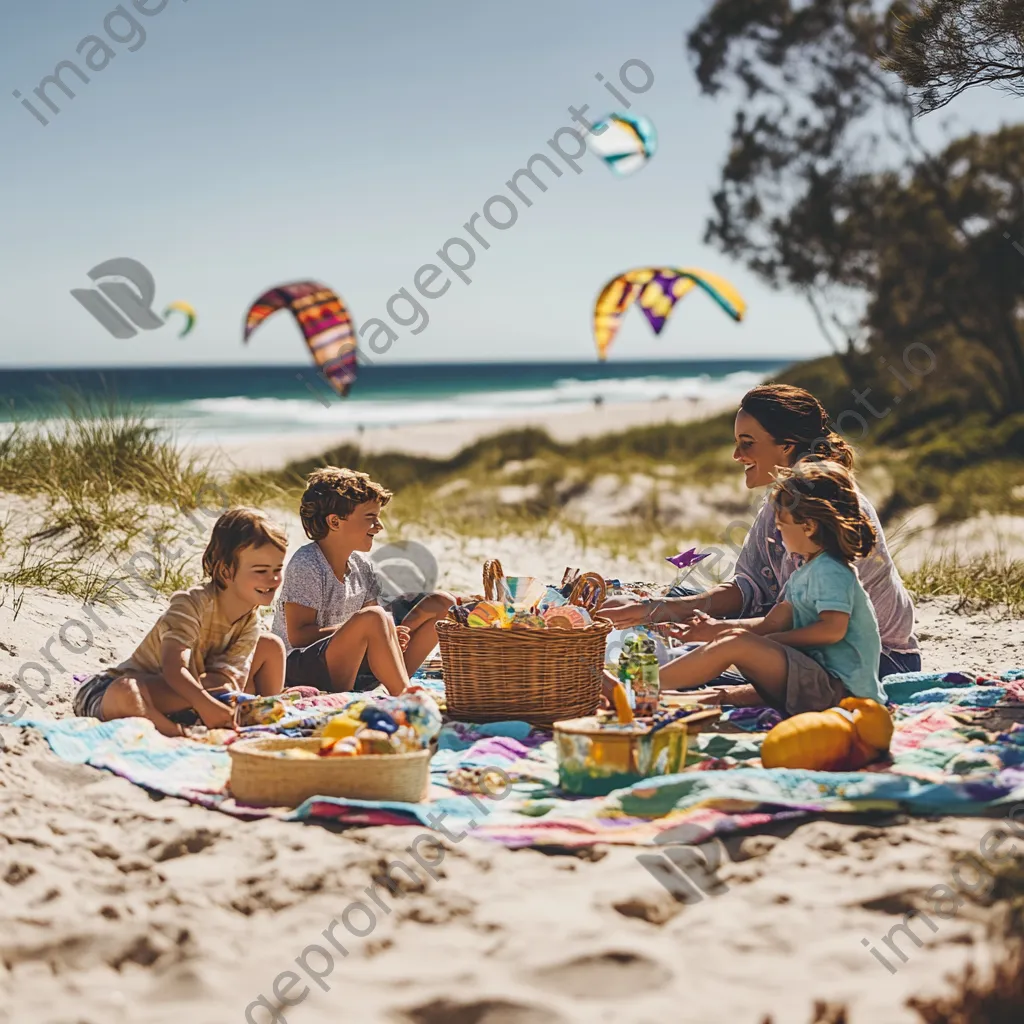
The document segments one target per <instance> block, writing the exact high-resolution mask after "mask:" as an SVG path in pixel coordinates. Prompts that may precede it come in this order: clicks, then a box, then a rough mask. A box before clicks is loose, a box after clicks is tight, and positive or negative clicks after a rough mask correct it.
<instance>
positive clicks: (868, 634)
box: [780, 551, 885, 704]
mask: <svg viewBox="0 0 1024 1024" xmlns="http://www.w3.org/2000/svg"><path fill="white" fill-rule="evenodd" d="M780 600H782V601H788V602H789V603H790V604H791V605H792V606H793V628H794V629H802V628H803V627H804V626H809V625H811V623H813V622H817V621H818V619H819V617H820V616H821V613H822V612H844V613H845V614H847V615H849V616H850V623H849V625H848V626H847V627H846V636H844V637H843V638H842V640H840V641H838V642H837V643H834V644H828V645H827V646H825V647H801V648H800V650H802V651H803V652H804V653H805V654H808V655H810V657H812V658H813V659H814V660H815V661H816V662H817V663H818V664H819V665H821V666H822V667H823V668H824V669H825V671H826V672H828V673H829V674H830V675H833V676H835V677H836V678H837V679H840V680H842V683H843V685H844V686H845V687H846V688H847V689H848V690H849V691H850V693H852V694H853V695H854V696H855V697H871V698H872V699H873V700H877V701H878V702H879V703H880V704H881V703H884V700H885V698H884V697H883V696H882V687H881V684H880V683H879V681H878V659H879V656H880V655H881V653H882V641H881V639H880V638H879V635H878V621H877V620H876V619H875V612H874V609H872V607H871V601H870V600H869V599H868V595H867V594H866V593H865V591H864V588H863V587H862V586H861V585H860V580H859V579H857V574H856V573H855V572H854V571H853V570H852V569H851V568H850V567H849V566H848V565H844V564H843V563H842V562H840V561H839V559H837V558H833V557H832V556H831V555H830V554H827V553H826V552H824V551H823V552H822V553H821V554H820V555H818V556H817V557H815V558H812V559H811V560H810V561H809V562H807V563H806V564H805V565H802V566H801V567H800V568H799V569H797V570H796V572H794V573H793V575H792V576H790V577H789V579H788V580H787V581H786V586H785V589H784V590H783V592H782V595H781V597H780Z"/></svg>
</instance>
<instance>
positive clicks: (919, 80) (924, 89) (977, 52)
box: [882, 0, 1024, 113]
mask: <svg viewBox="0 0 1024 1024" xmlns="http://www.w3.org/2000/svg"><path fill="white" fill-rule="evenodd" d="M882 66H883V67H884V68H886V69H887V70H889V71H894V72H895V73H896V74H898V75H899V76H900V78H902V79H903V81H904V82H905V83H906V84H907V85H909V86H911V87H912V88H914V89H915V90H917V94H918V97H919V112H920V113H927V112H929V111H932V110H937V109H938V108H939V107H944V106H945V105H946V104H947V103H949V101H950V100H952V99H955V98H956V97H957V96H959V95H960V94H961V93H962V92H965V91H966V90H967V89H970V88H973V87H974V86H976V85H989V86H995V87H998V88H1002V89H1006V90H1008V91H1009V92H1013V93H1016V94H1017V95H1018V96H1024V3H1022V2H1021V0H919V2H918V3H917V4H916V7H915V9H914V11H913V12H912V13H910V14H907V15H905V16H903V17H901V18H899V19H898V24H897V26H896V28H895V31H894V33H893V45H892V49H891V50H890V51H889V53H888V54H887V55H886V56H885V57H884V58H883V60H882Z"/></svg>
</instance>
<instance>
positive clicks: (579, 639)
mask: <svg viewBox="0 0 1024 1024" xmlns="http://www.w3.org/2000/svg"><path fill="white" fill-rule="evenodd" d="M483 576H484V594H485V596H486V597H487V599H488V600H496V599H497V598H498V580H499V579H501V577H502V576H504V572H503V571H502V568H501V563H500V562H498V561H495V560H492V561H489V562H487V563H486V564H485V565H484V574H483ZM604 596H605V585H604V580H603V579H602V578H601V577H600V576H597V575H596V574H595V573H585V574H584V575H583V576H581V577H580V578H579V580H578V581H577V583H576V586H575V587H574V588H573V592H572V597H571V598H570V600H571V601H572V603H574V604H580V605H582V606H583V607H586V608H588V609H589V610H590V611H591V612H592V613H593V612H594V611H596V610H597V609H598V608H599V607H600V606H601V603H602V602H603V601H604ZM611 630H612V625H611V623H610V622H608V621H607V620H606V619H598V618H595V619H594V621H593V622H592V623H591V624H590V625H589V626H586V627H585V628H583V629H561V628H549V629H479V628H477V629H474V628H472V627H470V626H463V625H462V624H461V623H458V622H453V621H451V620H450V619H442V620H441V621H440V622H438V623H437V638H438V642H439V644H440V647H441V661H442V663H443V666H444V688H445V699H446V701H447V704H448V715H449V716H450V717H451V718H456V719H461V720H462V721H467V722H500V721H505V720H508V719H516V720H521V721H527V722H529V723H530V724H531V725H540V726H550V725H552V724H553V723H554V722H558V721H561V720H563V719H567V718H579V717H582V716H583V715H591V714H593V713H594V711H595V710H596V708H597V704H598V701H599V700H600V697H601V679H602V671H603V669H604V654H605V643H606V641H607V639H608V634H609V633H610V632H611Z"/></svg>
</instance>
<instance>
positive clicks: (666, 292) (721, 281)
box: [594, 267, 747, 362]
mask: <svg viewBox="0 0 1024 1024" xmlns="http://www.w3.org/2000/svg"><path fill="white" fill-rule="evenodd" d="M695 287H700V288H703V289H704V291H706V292H707V293H708V295H710V296H711V297H712V298H713V299H714V300H715V302H717V303H718V304H719V306H721V307H722V309H724V310H725V311H726V313H728V314H729V316H731V317H732V318H733V320H737V321H739V320H742V319H743V317H744V315H745V314H746V312H747V304H746V302H745V301H744V300H743V296H741V295H740V293H739V292H738V291H737V290H736V289H735V288H734V287H733V286H732V285H731V284H730V283H729V282H728V281H726V280H725V278H722V277H719V276H718V275H717V274H711V273H708V271H706V270H698V269H697V268H696V267H639V268H637V269H636V270H627V271H626V273H624V274H619V276H618V277H614V278H612V280H611V281H609V282H608V283H607V284H606V285H605V286H604V288H602V289H601V294H600V295H598V297H597V302H596V303H595V304H594V341H595V343H596V344H597V357H598V359H600V360H601V361H602V362H603V361H604V360H605V359H606V358H607V356H608V349H609V348H610V347H611V344H612V341H613V340H614V338H615V335H616V333H617V332H618V329H619V321H620V320H621V319H622V314H623V313H625V312H626V310H627V309H629V307H630V306H631V305H632V304H633V302H634V300H638V301H639V303H640V308H641V309H642V310H643V312H644V316H646V317H647V319H648V321H649V322H650V325H651V327H652V328H654V333H655V334H661V332H662V329H663V328H664V326H665V324H666V322H667V321H668V318H669V315H670V314H671V312H672V310H673V308H674V307H675V304H676V303H677V302H678V301H679V300H680V299H681V298H683V296H685V295H688V294H689V293H690V292H691V291H692V290H693V289H694V288H695Z"/></svg>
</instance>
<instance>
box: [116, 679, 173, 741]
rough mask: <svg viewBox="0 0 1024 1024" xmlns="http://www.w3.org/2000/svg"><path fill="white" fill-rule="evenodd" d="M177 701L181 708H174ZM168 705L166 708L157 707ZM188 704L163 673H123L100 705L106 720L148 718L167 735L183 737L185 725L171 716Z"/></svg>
mask: <svg viewBox="0 0 1024 1024" xmlns="http://www.w3.org/2000/svg"><path fill="white" fill-rule="evenodd" d="M175 702H177V704H178V707H172V706H169V705H173V704H174V703H175ZM158 703H160V704H162V705H164V707H163V710H161V709H160V708H158V707H157V704H158ZM186 706H187V705H185V703H184V701H182V699H181V698H180V697H178V695H177V694H176V693H175V692H174V691H173V690H172V689H171V688H170V687H169V686H168V685H167V684H166V683H165V682H164V681H163V679H162V678H161V677H160V676H151V675H143V674H142V673H140V674H139V675H137V676H121V678H120V679H115V680H114V681H113V682H112V683H111V684H110V686H108V687H107V691H106V693H104V694H103V702H102V703H101V704H100V717H101V718H102V719H103V721H104V722H110V721H112V720H113V719H115V718H148V719H149V720H150V721H151V722H152V723H153V724H154V725H155V726H156V727H157V729H158V730H159V731H160V732H161V733H162V734H163V735H164V736H181V735H182V731H181V726H179V725H175V723H174V722H172V721H171V720H170V719H169V718H168V717H167V715H166V714H165V713H164V712H165V711H166V712H168V713H173V712H175V711H183V710H184V709H185V707H186Z"/></svg>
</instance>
